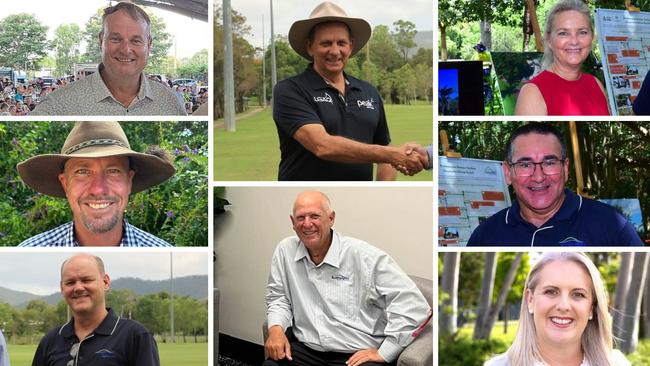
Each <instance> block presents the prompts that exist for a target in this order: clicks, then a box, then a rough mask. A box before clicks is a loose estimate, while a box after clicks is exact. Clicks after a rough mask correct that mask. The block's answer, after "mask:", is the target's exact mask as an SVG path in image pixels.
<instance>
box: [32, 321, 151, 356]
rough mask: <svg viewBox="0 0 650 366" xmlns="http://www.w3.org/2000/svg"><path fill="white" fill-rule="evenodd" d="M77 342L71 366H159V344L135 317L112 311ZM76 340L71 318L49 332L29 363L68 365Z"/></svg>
mask: <svg viewBox="0 0 650 366" xmlns="http://www.w3.org/2000/svg"><path fill="white" fill-rule="evenodd" d="M107 310H108V315H106V318H104V320H103V321H102V322H101V324H100V325H99V326H98V327H97V329H95V330H94V331H93V332H92V333H91V334H90V335H89V336H87V337H86V338H85V339H84V340H83V341H81V343H80V345H79V352H78V357H77V359H76V363H75V362H73V363H71V365H74V366H85V365H93V366H150V365H151V366H159V365H160V360H159V358H158V347H157V346H156V341H155V340H154V338H153V335H152V334H151V333H150V332H149V331H148V330H147V329H146V328H145V327H144V326H143V325H142V324H140V323H138V322H136V321H135V320H131V319H125V318H121V317H118V316H116V315H115V313H114V312H113V310H111V309H107ZM75 343H79V339H78V338H77V336H76V335H75V334H74V319H72V320H70V321H69V322H68V323H66V324H64V325H63V326H62V327H60V328H56V329H53V330H52V331H51V332H49V333H48V334H47V335H45V337H43V339H42V340H41V343H40V344H39V345H38V348H37V349H36V353H35V354H34V360H33V361H32V366H41V365H42V366H45V365H47V366H67V365H68V363H69V362H70V361H71V360H73V357H72V356H71V355H70V350H71V349H72V347H73V345H74V344H75Z"/></svg>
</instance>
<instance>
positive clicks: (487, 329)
mask: <svg viewBox="0 0 650 366" xmlns="http://www.w3.org/2000/svg"><path fill="white" fill-rule="evenodd" d="M523 256H524V253H522V252H518V253H517V255H516V256H515V258H514V260H512V262H511V263H510V267H509V268H508V272H507V273H506V276H505V278H504V280H503V282H501V283H500V284H501V289H500V290H499V296H498V297H497V300H496V302H495V304H494V306H492V308H491V309H490V313H489V314H488V316H487V317H486V320H485V322H484V324H485V326H484V329H482V332H481V334H480V335H481V336H482V337H481V338H489V337H490V333H491V332H492V328H493V327H494V323H495V322H496V320H497V316H498V315H499V313H500V312H501V309H502V308H503V305H504V304H505V303H506V299H507V297H508V294H509V292H510V288H511V287H512V283H513V282H514V280H515V277H516V276H517V270H518V268H519V265H520V264H521V260H522V258H523Z"/></svg>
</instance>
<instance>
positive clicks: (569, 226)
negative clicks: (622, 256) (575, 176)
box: [467, 189, 643, 246]
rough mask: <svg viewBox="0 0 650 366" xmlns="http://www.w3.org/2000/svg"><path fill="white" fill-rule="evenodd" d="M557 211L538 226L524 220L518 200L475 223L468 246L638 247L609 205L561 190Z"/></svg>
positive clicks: (633, 233) (631, 232)
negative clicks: (560, 199) (479, 222)
mask: <svg viewBox="0 0 650 366" xmlns="http://www.w3.org/2000/svg"><path fill="white" fill-rule="evenodd" d="M564 193H565V195H566V196H565V198H564V202H563V203H562V207H560V210H559V211H558V212H557V213H555V215H554V216H553V217H551V218H550V219H549V220H548V221H547V222H546V223H544V225H542V226H540V227H539V228H538V227H536V226H535V225H533V224H531V223H529V222H527V221H525V220H524V219H523V218H522V217H521V214H520V211H519V202H515V203H514V204H513V205H512V206H511V207H509V208H506V209H503V210H501V211H499V212H497V213H496V214H494V215H492V216H490V217H489V218H488V219H487V220H485V221H484V222H483V223H481V225H479V226H478V227H477V228H476V229H474V232H473V233H472V236H471V237H470V238H469V241H468V243H467V245H468V246H601V245H612V246H640V245H643V242H641V239H640V238H639V235H638V234H637V233H636V231H635V230H634V227H633V226H632V224H630V222H629V221H627V219H626V218H625V217H624V216H623V215H621V214H620V213H619V212H617V211H616V210H615V209H614V208H613V207H611V206H609V205H607V204H604V203H602V202H598V201H594V200H590V199H588V198H583V197H581V196H578V195H577V194H575V193H573V192H571V191H570V190H568V189H565V190H564Z"/></svg>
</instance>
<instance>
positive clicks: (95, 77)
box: [31, 2, 187, 116]
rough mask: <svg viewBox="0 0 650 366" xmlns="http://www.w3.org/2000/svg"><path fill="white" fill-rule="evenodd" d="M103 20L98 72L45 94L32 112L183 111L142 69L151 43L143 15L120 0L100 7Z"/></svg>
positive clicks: (113, 113) (112, 113) (142, 113)
mask: <svg viewBox="0 0 650 366" xmlns="http://www.w3.org/2000/svg"><path fill="white" fill-rule="evenodd" d="M102 22H103V27H102V30H101V32H99V44H100V47H101V51H102V62H101V63H100V64H99V66H98V67H97V71H96V72H95V73H93V74H91V75H89V76H87V77H85V78H83V79H81V80H78V81H76V82H74V83H72V84H70V85H69V86H67V87H65V88H63V89H59V90H57V91H56V92H54V93H52V94H50V95H48V96H47V97H46V98H45V99H43V100H42V101H41V102H40V103H39V104H38V105H37V106H36V108H35V109H34V111H32V113H31V115H32V116H38V115H41V116H52V115H63V116H78V115H103V116H118V115H125V116H128V115H140V116H154V115H161V116H169V115H181V116H184V115H187V113H186V112H185V108H184V106H183V103H182V101H181V100H180V99H179V98H178V97H177V96H176V95H175V94H174V92H172V90H171V89H170V88H169V87H168V86H167V85H165V84H163V83H159V82H156V81H152V80H149V79H148V78H147V77H146V76H145V75H144V73H143V72H142V70H144V68H145V67H146V66H147V59H148V58H149V52H150V51H151V42H152V38H151V30H150V26H151V24H150V23H151V21H150V20H149V16H148V15H147V13H145V12H144V10H142V9H141V8H139V7H138V6H136V5H133V4H131V3H126V2H121V3H118V4H117V5H115V6H110V7H108V8H106V9H105V10H104V15H103V16H102Z"/></svg>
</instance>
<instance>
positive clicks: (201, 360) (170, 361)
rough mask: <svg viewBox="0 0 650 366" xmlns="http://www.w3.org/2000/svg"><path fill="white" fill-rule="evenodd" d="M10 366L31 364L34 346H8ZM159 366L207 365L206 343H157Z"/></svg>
mask: <svg viewBox="0 0 650 366" xmlns="http://www.w3.org/2000/svg"><path fill="white" fill-rule="evenodd" d="M7 348H8V349H9V358H10V361H11V366H29V365H31V364H32V359H33V358H34V352H35V351H36V345H9V346H8V347H7ZM158 352H159V355H160V364H161V365H162V366H176V365H183V366H205V365H207V364H208V344H207V343H176V344H170V343H161V342H158Z"/></svg>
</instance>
